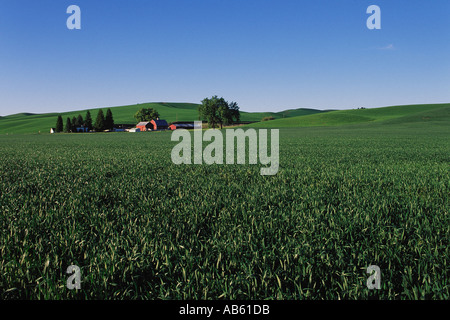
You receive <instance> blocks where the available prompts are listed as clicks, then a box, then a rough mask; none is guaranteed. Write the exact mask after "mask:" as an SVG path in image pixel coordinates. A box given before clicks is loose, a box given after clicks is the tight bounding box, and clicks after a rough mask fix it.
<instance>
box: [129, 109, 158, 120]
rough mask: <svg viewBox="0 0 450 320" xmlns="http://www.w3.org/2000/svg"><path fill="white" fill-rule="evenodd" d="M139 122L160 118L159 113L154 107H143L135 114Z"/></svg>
mask: <svg viewBox="0 0 450 320" xmlns="http://www.w3.org/2000/svg"><path fill="white" fill-rule="evenodd" d="M134 118H135V119H136V121H137V122H150V121H152V120H156V119H158V118H159V113H158V111H156V110H155V109H153V108H141V109H140V110H139V111H138V112H136V113H135V114H134Z"/></svg>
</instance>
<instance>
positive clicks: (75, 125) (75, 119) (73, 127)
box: [71, 116, 78, 132]
mask: <svg viewBox="0 0 450 320" xmlns="http://www.w3.org/2000/svg"><path fill="white" fill-rule="evenodd" d="M77 127H78V125H77V118H76V117H75V116H73V117H72V130H71V131H72V132H77Z"/></svg>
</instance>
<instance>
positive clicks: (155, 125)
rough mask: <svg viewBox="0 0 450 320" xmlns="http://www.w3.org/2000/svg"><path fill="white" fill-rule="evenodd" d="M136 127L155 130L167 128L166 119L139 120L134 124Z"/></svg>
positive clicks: (142, 129)
mask: <svg viewBox="0 0 450 320" xmlns="http://www.w3.org/2000/svg"><path fill="white" fill-rule="evenodd" d="M136 128H137V129H140V130H141V131H156V130H167V129H168V128H169V126H168V125H167V122H166V120H159V119H156V120H152V121H150V122H147V121H145V122H139V123H138V124H137V125H136Z"/></svg>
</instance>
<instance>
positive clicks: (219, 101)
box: [198, 96, 240, 129]
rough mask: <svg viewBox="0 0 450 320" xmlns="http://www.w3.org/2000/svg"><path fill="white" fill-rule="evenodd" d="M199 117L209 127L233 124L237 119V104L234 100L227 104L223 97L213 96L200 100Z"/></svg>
mask: <svg viewBox="0 0 450 320" xmlns="http://www.w3.org/2000/svg"><path fill="white" fill-rule="evenodd" d="M198 112H199V118H200V119H201V120H205V121H207V122H208V126H209V127H210V128H215V127H217V126H218V125H220V128H221V129H222V128H223V126H224V125H230V124H233V123H234V122H235V121H239V119H240V113H239V106H238V105H237V103H236V102H232V103H231V104H229V103H228V102H227V101H225V99H224V98H219V97H217V96H213V97H211V98H205V99H203V100H202V104H201V105H200V106H199V108H198Z"/></svg>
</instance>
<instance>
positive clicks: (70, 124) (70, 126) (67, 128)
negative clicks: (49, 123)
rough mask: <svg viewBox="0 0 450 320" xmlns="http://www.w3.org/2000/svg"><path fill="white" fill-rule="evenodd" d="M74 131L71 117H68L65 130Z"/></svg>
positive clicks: (67, 131)
mask: <svg viewBox="0 0 450 320" xmlns="http://www.w3.org/2000/svg"><path fill="white" fill-rule="evenodd" d="M71 131H72V122H71V121H70V118H69V117H68V118H67V120H66V127H65V128H64V132H66V133H69V132H71Z"/></svg>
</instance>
